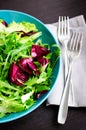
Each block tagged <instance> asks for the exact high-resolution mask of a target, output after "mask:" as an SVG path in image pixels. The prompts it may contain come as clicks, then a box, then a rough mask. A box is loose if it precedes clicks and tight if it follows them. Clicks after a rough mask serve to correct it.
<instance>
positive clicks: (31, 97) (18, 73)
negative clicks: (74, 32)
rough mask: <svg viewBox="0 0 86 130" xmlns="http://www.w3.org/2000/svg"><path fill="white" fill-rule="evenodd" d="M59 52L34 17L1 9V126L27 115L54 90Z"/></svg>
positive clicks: (52, 40)
mask: <svg viewBox="0 0 86 130" xmlns="http://www.w3.org/2000/svg"><path fill="white" fill-rule="evenodd" d="M59 67H60V49H59V47H58V43H57V42H56V41H55V39H54V37H53V36H52V34H51V33H50V32H49V30H48V29H47V28H46V26H45V25H44V24H43V23H42V22H41V21H40V20H38V19H37V18H35V17H33V16H31V15H29V14H25V13H23V12H18V11H13V10H0V123H4V122H9V121H12V120H15V119H18V118H20V117H23V116H25V115H26V114H29V113H30V112H32V111H33V110H35V109H36V108H37V107H38V106H39V105H41V104H42V103H43V102H44V101H45V100H46V99H47V97H48V96H49V94H50V93H51V92H52V90H53V88H54V83H55V81H56V79H57V78H58V74H59Z"/></svg>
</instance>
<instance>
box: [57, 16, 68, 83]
mask: <svg viewBox="0 0 86 130" xmlns="http://www.w3.org/2000/svg"><path fill="white" fill-rule="evenodd" d="M57 37H58V40H59V41H60V43H61V45H62V48H63V51H64V64H65V76H64V77H65V80H66V76H67V72H68V61H67V52H66V50H67V43H68V41H69V39H70V27H69V17H68V16H59V20H58V32H57Z"/></svg>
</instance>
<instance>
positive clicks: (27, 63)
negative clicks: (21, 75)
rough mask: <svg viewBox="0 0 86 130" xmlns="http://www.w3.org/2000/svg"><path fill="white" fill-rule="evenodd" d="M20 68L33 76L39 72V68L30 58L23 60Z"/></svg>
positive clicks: (20, 62)
mask: <svg viewBox="0 0 86 130" xmlns="http://www.w3.org/2000/svg"><path fill="white" fill-rule="evenodd" d="M19 66H20V68H21V69H22V70H24V71H26V72H27V73H29V74H33V71H34V72H36V71H37V66H36V65H35V64H34V62H33V59H32V58H31V57H30V58H22V59H21V60H20V61H19Z"/></svg>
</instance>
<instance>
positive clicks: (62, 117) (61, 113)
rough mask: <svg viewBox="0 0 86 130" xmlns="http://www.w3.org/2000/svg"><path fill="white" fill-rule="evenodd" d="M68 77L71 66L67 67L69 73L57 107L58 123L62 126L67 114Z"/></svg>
mask: <svg viewBox="0 0 86 130" xmlns="http://www.w3.org/2000/svg"><path fill="white" fill-rule="evenodd" d="M70 76H71V65H70V66H69V71H68V74H67V80H66V84H65V88H64V92H63V95H62V99H61V103H60V106H59V112H58V123H60V124H64V123H65V121H66V118H67V112H68V99H69V98H68V97H69V88H70Z"/></svg>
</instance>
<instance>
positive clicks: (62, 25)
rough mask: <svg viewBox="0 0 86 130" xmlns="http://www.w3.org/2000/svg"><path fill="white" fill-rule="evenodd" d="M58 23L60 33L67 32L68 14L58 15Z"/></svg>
mask: <svg viewBox="0 0 86 130" xmlns="http://www.w3.org/2000/svg"><path fill="white" fill-rule="evenodd" d="M58 24H59V25H58V26H59V28H58V29H59V33H60V34H67V33H69V17H68V16H59V21H58Z"/></svg>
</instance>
